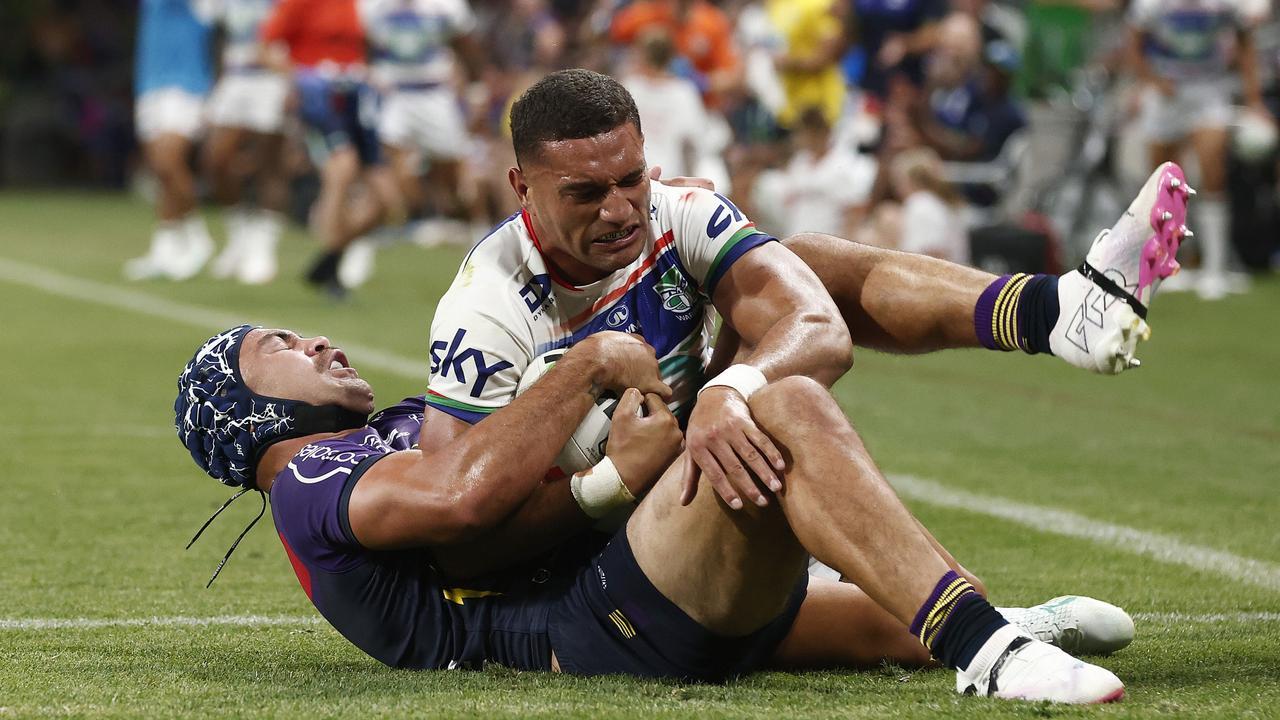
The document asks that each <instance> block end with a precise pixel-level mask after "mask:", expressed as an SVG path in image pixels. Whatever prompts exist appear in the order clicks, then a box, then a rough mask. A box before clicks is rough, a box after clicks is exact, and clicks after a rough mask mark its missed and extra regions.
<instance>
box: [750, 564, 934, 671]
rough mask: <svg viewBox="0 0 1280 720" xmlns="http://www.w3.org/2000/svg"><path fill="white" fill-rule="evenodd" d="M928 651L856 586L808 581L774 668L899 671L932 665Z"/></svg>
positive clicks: (774, 659)
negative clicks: (886, 667)
mask: <svg viewBox="0 0 1280 720" xmlns="http://www.w3.org/2000/svg"><path fill="white" fill-rule="evenodd" d="M931 660H932V658H930V657H929V651H928V650H926V649H925V647H924V645H921V644H920V640H919V639H917V638H916V637H915V636H914V635H912V634H911V633H910V632H909V631H908V630H907V626H906V625H904V624H902V622H901V621H899V620H898V619H897V618H895V617H894V616H893V615H891V614H889V611H888V610H885V609H884V608H882V607H880V606H879V605H878V604H876V601H875V600H872V599H871V598H870V597H869V596H868V595H867V594H866V593H865V592H863V591H862V589H861V588H859V587H858V586H857V585H853V584H850V583H843V582H835V581H832V580H825V579H823V578H809V592H808V594H807V595H806V596H805V599H804V604H802V605H801V606H800V612H799V614H798V615H796V620H795V623H794V624H792V626H791V631H790V632H788V633H787V636H786V638H784V639H783V641H782V644H780V645H779V646H778V649H777V651H776V652H775V653H774V657H773V663H774V665H775V666H776V667H778V668H783V669H789V670H801V669H817V668H832V667H840V668H850V667H853V668H857V667H876V666H877V665H879V664H880V663H882V662H885V661H888V662H892V663H895V664H897V665H901V666H904V667H921V666H924V665H927V664H929V663H930V662H931Z"/></svg>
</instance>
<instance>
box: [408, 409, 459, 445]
mask: <svg viewBox="0 0 1280 720" xmlns="http://www.w3.org/2000/svg"><path fill="white" fill-rule="evenodd" d="M470 429H471V423H469V422H467V421H466V420H462V419H460V418H457V417H455V416H453V415H450V414H448V413H445V412H443V411H441V410H437V409H436V408H434V407H431V406H430V405H428V406H427V408H426V409H425V410H423V412H422V432H421V433H419V434H418V447H419V448H421V449H423V450H425V451H427V452H431V451H432V450H434V449H436V448H442V447H445V446H446V445H448V444H449V443H451V442H453V441H454V440H457V439H458V438H460V437H462V434H463V433H465V432H466V431H468V430H470Z"/></svg>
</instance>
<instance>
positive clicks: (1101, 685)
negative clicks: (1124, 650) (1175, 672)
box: [956, 625, 1124, 705]
mask: <svg viewBox="0 0 1280 720" xmlns="http://www.w3.org/2000/svg"><path fill="white" fill-rule="evenodd" d="M956 691H957V692H960V693H963V694H965V695H981V696H984V697H996V698H1001V699H1003V700H1029V701H1040V700H1047V701H1049V702H1055V703H1070V704H1074V705H1089V704H1095V703H1108V702H1115V701H1117V700H1119V699H1121V698H1123V697H1124V683H1122V682H1120V678H1118V677H1116V676H1115V675H1114V674H1113V673H1112V672H1111V671H1110V670H1107V669H1106V668H1101V667H1098V666H1097V665H1090V664H1089V663H1087V662H1084V661H1083V660H1077V659H1076V658H1073V657H1071V656H1070V655H1068V654H1066V653H1065V652H1063V651H1062V650H1059V649H1058V648H1056V647H1054V646H1052V645H1050V644H1048V643H1046V642H1042V641H1040V640H1036V639H1035V638H1032V637H1028V636H1027V635H1025V634H1023V632H1022V631H1021V630H1019V629H1018V628H1017V627H1016V626H1014V625H1006V626H1004V627H1002V628H1000V629H999V630H997V631H996V633H995V634H994V635H992V636H991V639H990V640H988V641H987V643H986V644H985V645H983V646H982V650H980V651H979V652H978V655H977V657H975V658H974V659H973V662H971V663H970V664H969V668H968V670H967V671H965V670H957V671H956Z"/></svg>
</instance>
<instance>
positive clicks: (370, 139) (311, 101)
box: [295, 71, 382, 166]
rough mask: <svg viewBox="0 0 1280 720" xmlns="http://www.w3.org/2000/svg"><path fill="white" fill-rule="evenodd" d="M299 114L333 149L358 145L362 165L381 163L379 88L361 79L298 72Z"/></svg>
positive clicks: (328, 146)
mask: <svg viewBox="0 0 1280 720" xmlns="http://www.w3.org/2000/svg"><path fill="white" fill-rule="evenodd" d="M295 82H296V83H297V87H298V100H299V108H298V114H299V115H300V116H301V118H302V121H303V122H304V123H306V125H307V128H308V129H309V130H310V131H312V132H313V133H314V134H315V135H316V136H318V137H319V138H321V139H322V141H323V142H324V145H325V147H326V148H327V149H328V150H330V151H332V150H337V149H339V148H342V147H346V146H348V145H350V146H352V147H354V148H355V150H356V153H357V154H358V155H359V156H360V162H361V164H363V165H366V166H368V165H377V164H379V163H381V162H382V146H381V144H380V143H379V142H378V133H377V123H378V103H379V98H378V94H377V92H376V91H374V90H373V88H371V87H369V86H368V85H367V84H365V83H362V82H356V81H352V80H341V79H339V80H335V79H332V78H327V77H324V76H321V75H319V74H317V73H312V72H306V71H303V72H299V73H298V74H297V76H296V78H295Z"/></svg>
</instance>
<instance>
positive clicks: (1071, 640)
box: [996, 595, 1134, 655]
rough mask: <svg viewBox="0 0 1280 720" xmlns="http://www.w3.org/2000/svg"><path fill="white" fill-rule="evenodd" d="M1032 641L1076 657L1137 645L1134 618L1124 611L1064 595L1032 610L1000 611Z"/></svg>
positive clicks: (1107, 604)
mask: <svg viewBox="0 0 1280 720" xmlns="http://www.w3.org/2000/svg"><path fill="white" fill-rule="evenodd" d="M996 610H999V611H1000V614H1001V615H1003V616H1004V619H1005V620H1008V621H1009V622H1011V623H1013V624H1014V625H1017V626H1018V627H1020V628H1022V630H1023V631H1024V632H1026V633H1027V634H1028V635H1030V636H1031V637H1033V638H1035V639H1037V640H1042V641H1044V642H1047V643H1049V644H1050V645H1053V646H1054V647H1058V648H1061V649H1063V650H1065V651H1067V652H1069V653H1071V654H1072V655H1108V654H1110V653H1113V652H1115V651H1117V650H1120V649H1121V648H1124V647H1127V646H1128V645H1129V643H1131V642H1133V632H1134V628H1133V618H1131V617H1129V613H1127V612H1125V611H1124V610H1121V609H1120V608H1118V607H1116V606H1115V605H1112V604H1111V603H1105V602H1102V601H1101V600H1094V599H1093V598H1090V597H1082V596H1080V595H1063V596H1061V597H1056V598H1054V599H1052V600H1050V601H1048V602H1045V603H1041V604H1040V605H1035V606H1033V607H1029V608H996Z"/></svg>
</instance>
